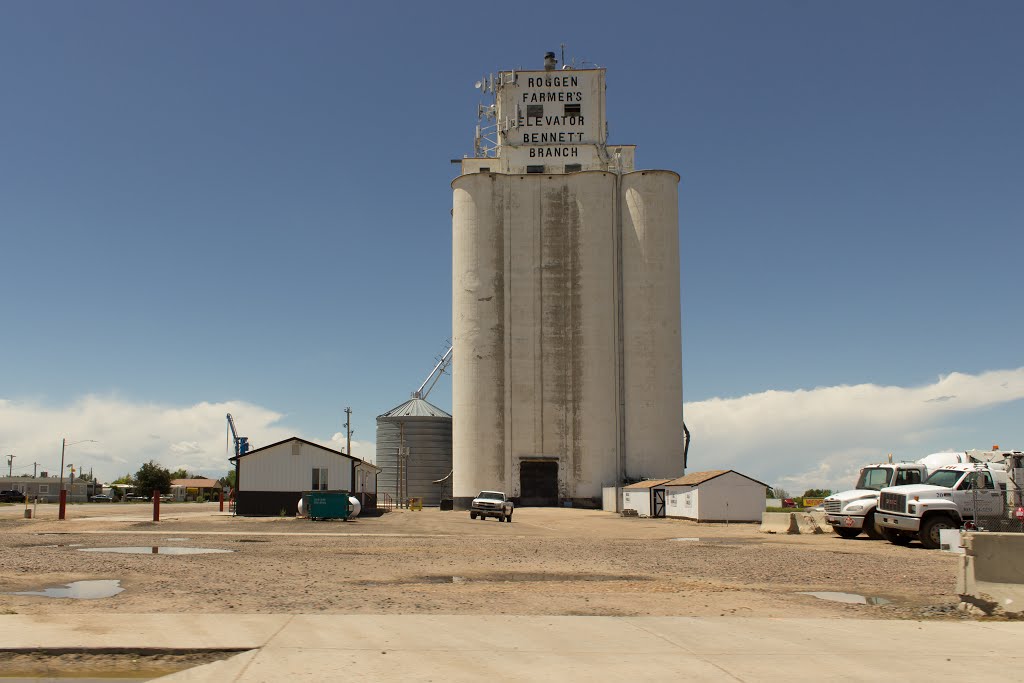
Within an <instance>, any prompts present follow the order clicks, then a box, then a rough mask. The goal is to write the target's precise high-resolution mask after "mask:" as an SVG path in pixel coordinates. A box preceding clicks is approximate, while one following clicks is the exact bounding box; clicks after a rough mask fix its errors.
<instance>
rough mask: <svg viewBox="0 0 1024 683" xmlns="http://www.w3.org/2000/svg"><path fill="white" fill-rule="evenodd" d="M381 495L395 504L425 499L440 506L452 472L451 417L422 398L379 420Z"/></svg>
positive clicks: (378, 455) (379, 479) (378, 484)
mask: <svg viewBox="0 0 1024 683" xmlns="http://www.w3.org/2000/svg"><path fill="white" fill-rule="evenodd" d="M377 466H378V467H380V468H381V472H380V474H379V475H378V476H377V491H378V496H380V497H383V496H381V494H384V493H386V494H388V495H389V496H391V498H392V499H393V500H395V501H405V500H408V499H409V498H422V499H423V504H424V505H438V504H439V503H440V500H441V494H442V493H443V492H444V491H446V490H447V489H446V487H445V486H444V485H438V484H435V483H434V482H435V481H438V480H440V479H444V478H445V477H447V476H448V474H449V473H450V472H451V471H452V416H451V415H449V414H448V413H446V412H445V411H443V410H441V409H440V408H438V407H437V406H435V405H433V404H432V403H429V402H428V401H426V400H424V399H422V398H412V399H409V400H408V401H406V402H405V403H403V404H401V405H399V406H396V407H395V408H392V409H391V410H389V411H388V412H386V413H384V414H383V415H379V416H378V417H377Z"/></svg>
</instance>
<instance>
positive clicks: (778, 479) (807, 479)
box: [0, 368, 1024, 493]
mask: <svg viewBox="0 0 1024 683" xmlns="http://www.w3.org/2000/svg"><path fill="white" fill-rule="evenodd" d="M1020 399H1024V368H1017V369H1015V370H998V371H992V372H986V373H982V374H978V375H968V374H962V373H953V374H950V375H947V376H944V377H941V378H939V379H938V380H937V381H936V382H934V383H933V384H929V385H926V386H922V387H897V386H878V385H874V384H860V385H856V386H836V387H818V388H815V389H808V390H797V391H766V392H762V393H758V394H751V395H748V396H742V397H738V398H713V399H708V400H706V401H698V402H694V403H688V404H686V424H687V426H688V427H689V428H690V430H691V431H692V432H693V437H694V440H693V448H692V449H691V450H690V463H689V464H690V470H691V471H696V470H701V469H715V468H720V467H728V468H733V469H736V470H739V471H740V472H743V473H744V474H747V475H749V476H752V477H755V478H758V479H761V480H762V481H765V482H767V483H770V484H774V485H780V486H783V487H785V488H787V489H789V490H790V491H792V492H796V493H800V492H803V491H804V490H805V489H807V488H810V487H819V486H825V487H831V488H836V487H846V486H848V485H849V484H850V483H851V482H852V481H853V479H854V476H855V475H856V472H857V469H858V468H859V467H860V466H861V465H863V464H865V463H867V462H869V461H872V460H877V459H879V458H884V457H885V454H886V453H888V452H893V453H894V454H895V455H896V457H897V458H899V459H915V458H917V457H920V456H922V455H926V454H927V453H929V452H932V451H935V450H940V449H944V448H956V449H958V450H960V449H967V448H983V447H986V446H988V445H990V444H977V443H966V444H965V443H960V437H959V435H958V434H957V433H956V432H955V431H950V430H949V429H948V427H947V425H948V423H949V422H950V421H952V420H953V419H955V418H957V417H961V416H967V415H969V414H971V413H973V412H976V411H980V410H984V409H985V408H989V407H993V406H997V405H1000V404H1005V403H1009V402H1011V401H1017V400H1020ZM229 412H230V413H232V414H233V415H235V416H236V417H237V418H239V419H238V428H239V431H240V432H241V433H242V434H243V435H245V436H248V437H249V439H250V443H251V444H253V446H254V447H259V446H265V445H268V444H271V443H274V442H275V441H280V440H282V439H285V438H288V437H290V436H301V437H303V438H307V439H309V440H310V441H313V442H315V443H319V444H321V445H324V446H327V447H329V448H334V449H338V450H343V446H344V443H345V442H344V438H345V437H344V434H343V433H332V434H331V436H330V437H329V438H320V437H318V436H317V435H310V434H302V433H299V432H298V431H297V430H295V429H293V428H290V427H288V426H287V425H286V424H282V421H283V418H284V416H283V415H282V414H281V413H278V412H275V411H273V410H270V409H268V408H264V407H261V406H257V405H253V404H251V403H245V402H241V401H230V402H224V403H206V402H203V403H197V404H194V405H190V406H168V405H161V404H154V403H135V402H131V401H127V400H123V399H120V398H117V397H109V396H85V397H83V398H81V399H78V400H77V401H75V402H73V403H71V404H69V405H66V406H60V407H53V406H47V405H44V404H41V403H39V402H32V401H15V400H6V401H5V400H0V448H2V449H3V450H0V454H7V453H14V454H15V455H16V456H17V458H16V459H15V463H14V467H15V470H16V471H20V472H21V473H24V472H26V471H27V472H29V473H31V472H32V462H33V461H38V462H39V463H40V469H41V470H46V471H49V472H51V473H54V474H56V473H57V470H58V467H59V464H60V448H61V438H62V437H64V436H66V437H67V439H68V442H69V443H70V442H75V441H81V440H84V439H95V440H96V441H99V442H100V443H88V442H86V443H79V444H77V445H74V446H72V447H70V448H68V450H67V455H66V462H68V463H75V464H76V466H84V467H86V468H89V467H92V468H93V469H94V471H95V474H96V475H97V477H98V478H100V479H101V480H110V479H113V478H114V477H117V476H119V475H121V474H125V473H134V472H135V471H136V470H138V468H139V465H141V464H142V463H143V462H146V461H148V460H150V459H153V460H156V461H157V462H159V463H161V464H162V465H164V466H165V467H168V468H170V469H177V468H179V467H183V468H185V469H188V470H192V471H195V472H199V473H203V474H209V475H216V476H221V475H223V474H224V473H226V472H227V471H228V468H229V463H228V461H227V458H228V456H229V455H230V453H229V451H228V445H227V438H226V424H225V417H224V416H225V414H226V413H229ZM1002 445H1003V446H1011V447H1013V446H1015V447H1018V448H1020V447H1021V445H1020V444H1002ZM374 451H375V444H374V442H373V441H358V440H354V441H353V442H352V454H353V455H355V456H356V457H359V458H363V459H365V460H368V461H369V462H373V461H374ZM5 464H6V463H5Z"/></svg>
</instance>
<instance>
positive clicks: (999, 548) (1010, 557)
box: [956, 532, 1024, 614]
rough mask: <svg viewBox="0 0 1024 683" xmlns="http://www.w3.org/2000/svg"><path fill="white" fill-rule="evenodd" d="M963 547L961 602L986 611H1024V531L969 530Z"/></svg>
mask: <svg viewBox="0 0 1024 683" xmlns="http://www.w3.org/2000/svg"><path fill="white" fill-rule="evenodd" d="M963 546H964V553H965V554H964V555H963V556H962V557H961V558H960V568H959V572H958V575H957V580H956V590H957V593H959V595H960V600H961V601H962V603H961V604H963V605H967V606H968V607H970V608H972V609H976V610H977V609H980V610H981V611H982V612H983V613H985V614H1024V534H1010V533H988V532H986V533H975V532H968V533H965V534H964V535H963Z"/></svg>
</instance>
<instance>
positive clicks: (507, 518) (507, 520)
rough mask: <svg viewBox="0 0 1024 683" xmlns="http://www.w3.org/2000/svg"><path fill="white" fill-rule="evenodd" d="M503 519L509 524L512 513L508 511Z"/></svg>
mask: <svg viewBox="0 0 1024 683" xmlns="http://www.w3.org/2000/svg"><path fill="white" fill-rule="evenodd" d="M505 521H506V522H508V523H509V524H511V523H512V513H511V512H510V513H508V517H506V518H505Z"/></svg>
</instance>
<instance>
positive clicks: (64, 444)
mask: <svg viewBox="0 0 1024 683" xmlns="http://www.w3.org/2000/svg"><path fill="white" fill-rule="evenodd" d="M80 443H99V441H97V440H96V439H82V440H81V441H72V442H71V443H68V440H67V438H64V439H61V440H60V490H61V491H63V490H64V450H65V449H66V448H67V447H68V446H77V445H78V444H80Z"/></svg>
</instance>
